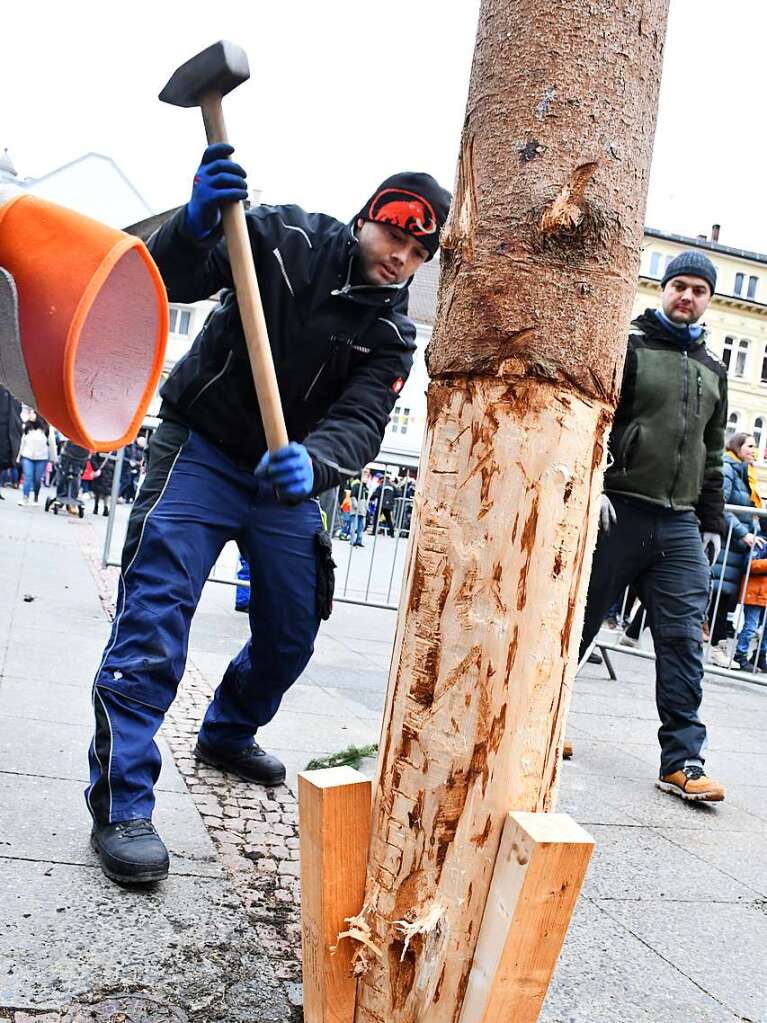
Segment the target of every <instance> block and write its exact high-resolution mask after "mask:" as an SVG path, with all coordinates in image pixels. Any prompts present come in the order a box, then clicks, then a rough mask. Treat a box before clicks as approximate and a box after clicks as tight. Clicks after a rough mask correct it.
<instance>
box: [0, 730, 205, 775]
mask: <svg viewBox="0 0 767 1023" xmlns="http://www.w3.org/2000/svg"><path fill="white" fill-rule="evenodd" d="M91 735H92V729H91V727H90V725H70V724H64V723H59V724H58V725H57V726H55V727H54V726H52V725H51V724H50V723H49V722H46V721H34V720H31V719H25V721H24V726H23V728H22V727H19V719H18V718H5V717H0V765H3V767H4V768H6V772H7V773H5V774H3V773H2V772H0V779H2V784H3V785H9V784H11V781H10V779H12V778H13V777H14V776H16V775H25V774H26V775H31V776H37V777H42V778H64V779H69V780H75V781H87V779H88V763H87V752H88V745H89V743H90V741H91ZM158 746H159V747H160V752H161V753H162V772H161V774H160V781H159V784H158V788H164V789H169V790H171V791H174V792H183V791H185V786H184V782H183V779H182V778H181V775H180V774H179V773H178V769H177V768H176V765H175V764H174V763H173V758H172V756H171V754H170V751H169V750H168V748H167V745H166V744H165V742H164V741H163V740H162V739H160V740H159V741H158ZM11 768H12V772H11Z"/></svg>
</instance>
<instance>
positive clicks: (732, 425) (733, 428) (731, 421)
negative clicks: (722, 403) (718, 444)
mask: <svg viewBox="0 0 767 1023" xmlns="http://www.w3.org/2000/svg"><path fill="white" fill-rule="evenodd" d="M739 421H740V412H730V414H729V416H728V417H727V429H726V430H725V434H724V442H725V444H726V443H727V441H728V440H729V439H730V437H732V435H733V434H734V433H737V432H738V423H739Z"/></svg>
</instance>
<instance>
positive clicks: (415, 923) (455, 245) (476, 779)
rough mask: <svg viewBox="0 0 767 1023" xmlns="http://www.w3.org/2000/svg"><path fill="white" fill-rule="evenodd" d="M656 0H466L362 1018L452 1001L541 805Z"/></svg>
mask: <svg viewBox="0 0 767 1023" xmlns="http://www.w3.org/2000/svg"><path fill="white" fill-rule="evenodd" d="M666 14H667V0H643V3H642V4H641V5H639V6H638V7H637V5H636V4H635V3H634V2H633V0H619V2H615V3H609V4H607V3H594V2H593V0H550V3H548V4H547V5H541V4H540V3H538V2H537V0H516V2H515V3H509V2H508V0H482V3H481V8H480V16H479V31H478V37H477V48H476V51H475V60H474V66H473V69H472V78H471V83H470V88H469V97H468V104H467V114H466V121H465V125H464V132H463V138H462V142H461V152H460V158H459V172H458V180H457V185H456V194H455V198H454V202H453V207H452V212H451V216H450V219H449V222H448V225H447V227H446V229H445V232H444V234H443V243H444V253H443V259H442V276H441V281H440V292H439V302H438V312H437V319H436V322H435V328H434V334H433V337H432V340H431V342H430V344H429V349H428V353H427V361H428V367H429V371H430V374H431V376H432V382H431V384H430V386H429V393H428V405H427V407H428V423H427V432H426V438H425V441H424V448H423V455H422V459H421V473H420V477H419V489H418V492H417V495H416V501H415V505H416V510H415V515H414V525H413V532H412V535H411V540H410V548H409V551H408V557H407V569H406V576H405V585H404V587H403V595H402V603H401V607H400V615H399V621H398V626H397V636H396V640H395V649H394V655H393V658H392V667H391V673H390V679H389V690H388V694H387V706H386V711H385V718H384V724H383V730H382V737H381V754H380V759H379V777H378V784H377V787H376V791H375V796H374V807H373V821H372V837H371V847H370V860H369V868H368V882H367V886H366V892H365V906H364V911H363V913H362V914H361V915H360V919H359V920H358V921H357V925H356V932H357V933H358V934H360V935H364V939H365V940H364V941H361V943H360V947H359V951H358V957H357V968H358V970H359V972H360V977H361V982H360V986H359V990H358V996H357V1009H356V1014H355V1021H356V1023H456V1021H457V1020H458V1018H459V1016H460V1012H461V1007H462V1004H463V1000H464V996H465V992H466V985H467V983H468V978H469V971H470V969H471V963H472V958H473V955H474V948H475V945H476V941H477V935H478V933H479V927H480V923H481V920H482V914H483V911H484V908H485V902H486V899H487V893H488V890H489V887H490V881H491V877H492V870H493V864H494V861H495V856H496V852H497V850H498V845H499V841H500V837H501V831H502V828H503V824H504V821H505V818H506V815H507V813H508V811H509V810H512V809H513V810H529V811H548V810H551V809H552V808H553V805H554V801H555V796H556V787H557V779H558V773H559V770H560V768H561V746H562V735H563V728H564V722H565V716H566V712H567V706H568V702H569V695H570V688H571V682H572V677H573V674H574V669H575V662H576V659H577V647H578V641H579V638H580V631H581V624H582V614H583V599H584V597H585V588H586V582H587V580H588V574H589V569H590V563H591V551H592V548H593V544H594V539H595V535H596V504H597V497H598V495H599V492H600V490H601V469H602V465H603V455H604V445H605V439H606V434H607V430H608V429H609V426H610V422H611V417H612V414H613V411H614V408H615V404H616V402H617V398H618V391H619V386H620V380H621V368H622V362H623V356H624V353H625V345H626V331H627V327H628V320H629V316H630V312H631V306H632V301H633V297H634V292H635V287H636V276H637V271H638V267H639V253H640V246H641V239H642V229H643V216H644V205H645V198H646V189H647V180H648V175H649V166H650V157H651V149H652V138H653V133H654V124H655V113H656V107H657V94H658V87H659V79H660V68H661V53H662V49H663V40H664V33H665V19H666Z"/></svg>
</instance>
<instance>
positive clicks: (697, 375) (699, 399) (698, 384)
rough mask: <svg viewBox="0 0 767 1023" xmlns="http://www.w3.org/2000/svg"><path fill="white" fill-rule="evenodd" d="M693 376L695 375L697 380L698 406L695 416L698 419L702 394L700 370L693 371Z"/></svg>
mask: <svg viewBox="0 0 767 1023" xmlns="http://www.w3.org/2000/svg"><path fill="white" fill-rule="evenodd" d="M695 375H696V378H697V389H698V406H697V413H696V414H697V415H698V417H700V401H701V398H702V396H703V394H702V392H703V379H702V377H701V375H700V370H699V369H696V370H695Z"/></svg>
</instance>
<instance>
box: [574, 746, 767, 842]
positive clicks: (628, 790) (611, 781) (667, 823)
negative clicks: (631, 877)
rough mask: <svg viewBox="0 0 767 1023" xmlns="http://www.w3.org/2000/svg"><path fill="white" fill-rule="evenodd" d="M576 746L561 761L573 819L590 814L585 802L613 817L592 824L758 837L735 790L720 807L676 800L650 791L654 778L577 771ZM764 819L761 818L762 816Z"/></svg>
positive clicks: (760, 828) (760, 824) (757, 825)
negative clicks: (606, 808) (596, 803)
mask: <svg viewBox="0 0 767 1023" xmlns="http://www.w3.org/2000/svg"><path fill="white" fill-rule="evenodd" d="M580 756H581V743H580V742H579V741H576V742H575V759H574V760H572V761H565V763H564V765H563V769H562V774H561V799H563V800H565V801H567V802H569V804H570V805H571V806H573V808H574V809H573V810H569V811H568V812H571V813H572V814H573V816H574V817H575V819H576V820H578V821H580V820H581V819H582V818H581V815H582V814H586V815H590V814H591V813H592V811H591V809H590V807H591V801H592V800H599V801H600V803H601V804H604V805H605V806H609V807H611V808H612V812H613V813H614V814H615V815H616V817H618V818H625V819H616V820H604V821H599V822H598V823H604V824H622V823H629V824H630V823H635V824H643V825H645V826H647V827H652V826H658V827H669V828H676V829H680V830H712V831H713V832H714V833H718V832H719V831H723V832H731V831H736V832H742V833H748V832H756V833H762V834H763V833H764V821H763V820H761V819H760V818H758V817H756V816H755V815H754V814H753V813H751V812H750V811H749V810H748V808H747V807H744V806H743V805H741V804H740V803H739V802H738V796H739V794H740V792H739V790H738V789H734V790H733V791H732V792H731V793H728V796H727V799H726V800H725V801H724V802H723V803H718V804H716V805H712V804H710V803H691V802H687V801H685V800H681V799H677V798H676V797H675V796H671V795H669V794H668V793H666V792H661V791H660V790H659V789H657V788H656V787H655V782H654V775H652V776H651V775H649V774H645V775H642V776H641V777H640V776H638V777H637V778H636V779H635V780H634V781H633V782H629V781H628V779H625V778H620V777H610V776H601V777H599V776H596V775H594V774H584V773H579V772H578V767H577V763H576V762H577V760H578V759H579V758H580ZM766 819H767V814H766Z"/></svg>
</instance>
